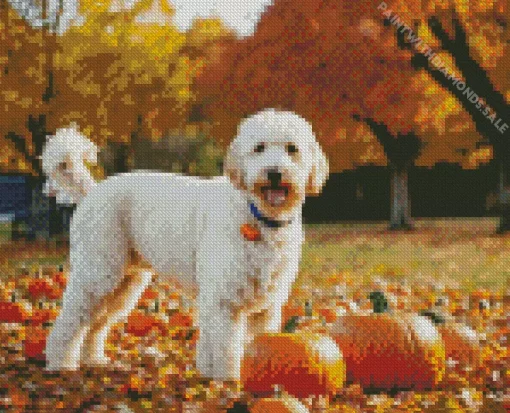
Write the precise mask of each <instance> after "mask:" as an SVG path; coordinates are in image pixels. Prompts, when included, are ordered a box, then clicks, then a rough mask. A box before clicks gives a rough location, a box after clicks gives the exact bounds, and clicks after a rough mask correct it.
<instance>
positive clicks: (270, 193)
mask: <svg viewBox="0 0 510 413" xmlns="http://www.w3.org/2000/svg"><path fill="white" fill-rule="evenodd" d="M265 195H266V201H267V202H269V203H270V204H271V205H274V206H278V205H281V204H283V203H284V202H285V189H267V190H266V194H265Z"/></svg>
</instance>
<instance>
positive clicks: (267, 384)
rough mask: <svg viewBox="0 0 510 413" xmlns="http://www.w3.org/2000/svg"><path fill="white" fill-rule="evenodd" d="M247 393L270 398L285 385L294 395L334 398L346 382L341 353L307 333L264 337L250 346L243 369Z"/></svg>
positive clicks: (329, 342)
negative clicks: (269, 395) (329, 396)
mask: <svg viewBox="0 0 510 413" xmlns="http://www.w3.org/2000/svg"><path fill="white" fill-rule="evenodd" d="M241 381H242V383H243V384H244V388H245V390H246V391H249V392H252V393H256V394H260V395H267V394H270V393H271V391H272V387H273V386H274V385H282V386H283V388H284V389H285V390H286V391H287V392H288V393H289V394H291V395H293V396H296V397H308V396H309V395H318V394H328V393H330V394H334V393H336V392H337V391H338V390H339V389H341V388H342V386H343V384H344V381H345V365H344V362H343V359H342V353H341V352H340V350H339V348H338V346H337V345H336V344H335V342H334V341H333V340H332V339H331V337H329V336H327V335H324V334H318V333H313V332H308V331H302V332H298V333H265V334H261V335H258V336H256V337H255V339H254V340H253V341H252V342H251V343H250V344H249V345H248V346H247V348H246V351H245V356H244V359H243V361H242V365H241Z"/></svg>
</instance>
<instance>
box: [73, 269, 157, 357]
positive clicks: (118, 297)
mask: <svg viewBox="0 0 510 413" xmlns="http://www.w3.org/2000/svg"><path fill="white" fill-rule="evenodd" d="M152 276H153V272H152V271H150V270H147V269H135V270H132V271H129V272H128V274H127V275H126V276H125V277H124V279H123V280H122V282H121V283H120V284H119V285H118V286H117V288H116V289H115V290H114V291H113V292H112V293H111V294H109V295H108V296H106V297H105V299H104V300H103V303H102V304H101V305H100V306H99V307H98V308H97V309H96V310H95V311H94V314H93V316H92V320H93V322H92V324H91V327H90V330H89V331H88V333H87V336H86V338H85V341H84V344H83V350H82V362H83V363H84V364H87V365H105V364H109V363H110V362H111V361H110V359H109V358H108V357H107V356H106V355H105V344H106V339H107V336H108V333H109V331H110V329H111V327H112V325H113V324H115V323H117V322H119V321H121V320H122V319H123V318H126V317H127V316H128V315H129V313H130V312H131V310H132V309H133V308H134V307H135V306H136V303H137V302H138V300H139V298H140V297H141V295H142V293H143V292H144V290H145V289H146V288H147V286H148V285H149V284H150V282H151V280H152Z"/></svg>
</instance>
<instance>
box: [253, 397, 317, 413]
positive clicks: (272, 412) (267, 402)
mask: <svg viewBox="0 0 510 413" xmlns="http://www.w3.org/2000/svg"><path fill="white" fill-rule="evenodd" d="M250 413H310V410H308V408H307V407H306V406H305V405H304V404H303V403H301V402H300V401H299V400H298V399H295V398H294V397H289V396H282V397H272V398H264V399H259V400H256V401H255V402H254V403H253V404H252V406H251V409H250Z"/></svg>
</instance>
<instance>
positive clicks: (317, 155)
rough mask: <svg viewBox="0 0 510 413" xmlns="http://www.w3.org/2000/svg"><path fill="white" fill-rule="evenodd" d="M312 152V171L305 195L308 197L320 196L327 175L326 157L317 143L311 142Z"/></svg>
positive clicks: (327, 164)
mask: <svg viewBox="0 0 510 413" xmlns="http://www.w3.org/2000/svg"><path fill="white" fill-rule="evenodd" d="M311 150H312V170H311V172H310V176H309V178H308V185H307V188H306V194H307V195H309V196H316V195H320V193H321V191H322V187H323V186H324V185H325V183H326V180H327V179H328V175H329V163H328V159H327V158H326V155H325V154H324V152H323V151H322V148H321V147H320V145H319V143H318V142H313V143H312V145H311Z"/></svg>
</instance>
